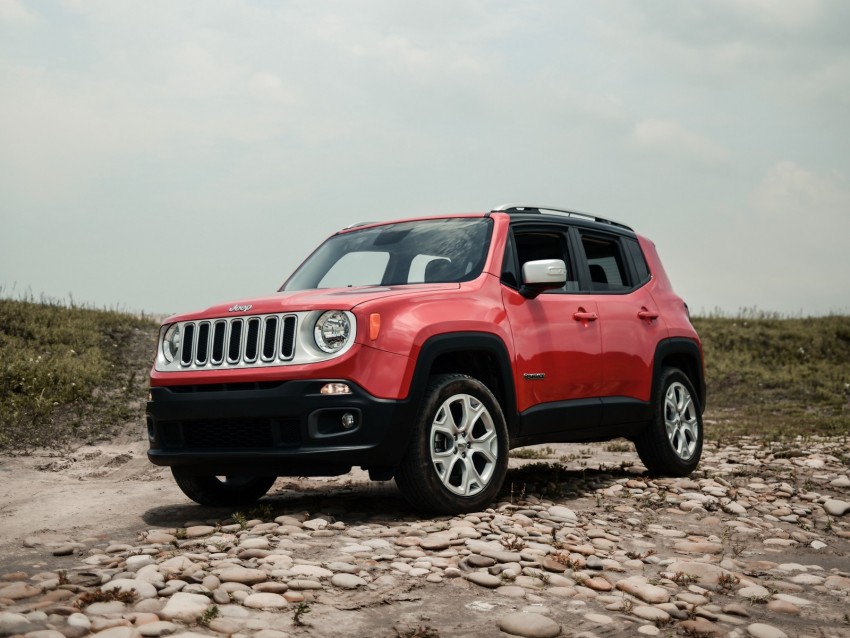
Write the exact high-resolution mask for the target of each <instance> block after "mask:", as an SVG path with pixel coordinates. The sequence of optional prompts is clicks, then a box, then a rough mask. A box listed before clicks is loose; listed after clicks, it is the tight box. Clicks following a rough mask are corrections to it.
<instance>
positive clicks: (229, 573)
mask: <svg viewBox="0 0 850 638" xmlns="http://www.w3.org/2000/svg"><path fill="white" fill-rule="evenodd" d="M218 577H219V580H221V582H223V583H226V582H232V583H242V584H244V585H256V584H257V583H262V582H265V581H267V580H268V579H269V575H268V574H267V573H266V572H264V571H263V570H261V569H249V568H246V567H240V566H238V565H235V566H233V567H225V568H224V569H221V570H220V571H219V572H218Z"/></svg>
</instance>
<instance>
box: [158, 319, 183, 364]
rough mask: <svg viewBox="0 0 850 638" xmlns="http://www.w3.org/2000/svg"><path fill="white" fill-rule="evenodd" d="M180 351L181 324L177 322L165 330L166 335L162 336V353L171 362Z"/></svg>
mask: <svg viewBox="0 0 850 638" xmlns="http://www.w3.org/2000/svg"><path fill="white" fill-rule="evenodd" d="M178 352H180V326H179V325H178V324H176V323H175V324H172V325H171V326H170V327H169V328H168V330H166V331H165V336H164V337H163V338H162V354H163V355H164V356H165V360H166V361H168V363H171V362H172V361H174V357H176V356H177V353H178Z"/></svg>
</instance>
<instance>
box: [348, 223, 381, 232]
mask: <svg viewBox="0 0 850 638" xmlns="http://www.w3.org/2000/svg"><path fill="white" fill-rule="evenodd" d="M376 223H377V222H354V223H353V224H349V225H348V226H346V227H345V228H343V230H348V229H350V228H360V227H361V226H368V225H369V224H376Z"/></svg>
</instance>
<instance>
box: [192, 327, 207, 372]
mask: <svg viewBox="0 0 850 638" xmlns="http://www.w3.org/2000/svg"><path fill="white" fill-rule="evenodd" d="M195 352H196V353H197V354H195V363H197V364H198V365H199V366H202V365H204V364H205V363H206V362H207V356H208V355H209V352H210V322H209V321H203V322H201V323H200V324H199V325H198V347H197V348H196V349H195Z"/></svg>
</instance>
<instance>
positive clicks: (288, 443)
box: [146, 379, 412, 476]
mask: <svg viewBox="0 0 850 638" xmlns="http://www.w3.org/2000/svg"><path fill="white" fill-rule="evenodd" d="M329 382H342V383H347V384H348V385H349V386H350V387H351V390H352V394H350V395H322V394H320V393H319V389H320V388H321V387H322V386H323V385H325V384H326V383H329ZM146 412H147V425H148V438H149V443H150V449H149V450H148V458H149V459H150V461H151V462H152V463H154V464H156V465H165V466H180V467H182V468H185V469H189V470H191V471H197V472H198V473H213V474H216V475H225V474H227V473H246V472H247V473H252V474H257V475H260V474H268V475H277V476H331V475H337V474H344V473H345V472H347V471H348V469H350V468H351V467H352V466H362V467H367V468H368V467H376V468H395V467H397V465H398V464H399V462H400V461H401V457H402V455H403V452H404V450H405V448H406V442H407V440H408V437H407V428H408V427H409V426H406V424H411V423H412V421H411V419H410V418H408V417H409V416H410V413H409V403H408V402H407V401H395V400H387V399H378V398H376V397H373V396H372V395H370V394H369V393H367V392H366V391H364V390H363V389H362V388H360V387H359V386H357V385H356V384H353V383H351V382H349V381H346V380H340V379H322V380H299V381H286V382H280V383H265V384H262V385H257V384H238V385H228V386H221V385H219V386H213V387H209V386H175V387H153V388H151V400H150V401H148V404H147V410H146ZM346 414H350V415H351V417H352V418H353V423H351V422H350V421H351V418H348V417H346V423H347V425H346V426H344V425H343V418H342V417H343V415H346Z"/></svg>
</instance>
